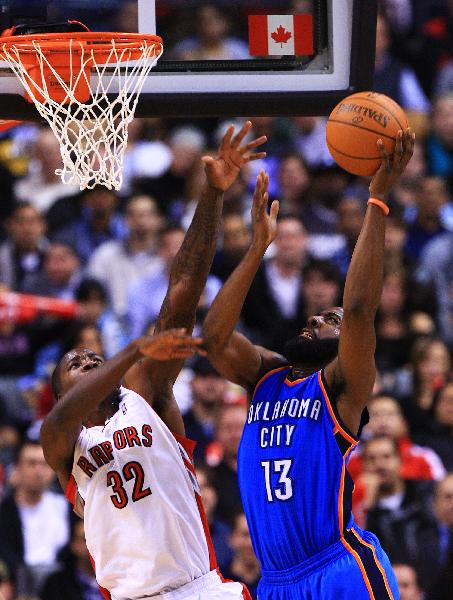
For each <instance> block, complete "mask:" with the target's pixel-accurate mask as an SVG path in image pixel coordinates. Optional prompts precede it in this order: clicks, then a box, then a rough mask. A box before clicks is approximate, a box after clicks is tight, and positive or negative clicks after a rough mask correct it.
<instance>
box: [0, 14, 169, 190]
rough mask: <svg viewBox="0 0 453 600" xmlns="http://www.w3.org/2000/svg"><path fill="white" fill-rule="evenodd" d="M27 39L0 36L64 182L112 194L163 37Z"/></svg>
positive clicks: (80, 34)
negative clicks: (56, 147) (51, 140)
mask: <svg viewBox="0 0 453 600" xmlns="http://www.w3.org/2000/svg"><path fill="white" fill-rule="evenodd" d="M80 26H81V27H83V29H84V30H83V31H71V32H64V33H33V34H28V35H8V36H6V37H1V38H0V60H4V61H6V62H7V63H8V64H9V66H10V67H11V69H12V71H13V72H14V73H15V75H16V76H17V77H18V78H19V79H20V81H21V82H22V85H23V86H24V89H25V98H26V99H27V100H28V101H29V102H33V103H34V104H35V106H36V108H37V110H38V112H39V114H40V115H41V116H42V117H43V118H44V119H45V120H46V121H47V122H48V124H49V125H50V127H51V129H52V131H53V132H54V134H55V136H56V137H57V139H58V141H59V142H60V149H61V158H62V161H63V168H62V169H59V170H57V171H56V173H57V174H58V175H60V177H61V180H62V181H63V183H67V184H73V185H79V187H80V189H81V190H83V189H85V188H93V187H95V186H96V185H103V186H105V187H106V188H108V189H112V188H113V189H115V190H119V189H120V188H121V184H122V166H123V159H124V152H125V150H126V146H127V134H128V125H129V123H130V122H131V121H132V119H133V118H134V112H135V108H136V106H137V102H138V98H139V95H140V92H141V90H142V88H143V85H144V83H145V81H146V78H147V77H148V75H149V72H150V71H151V69H152V68H153V67H154V65H155V64H156V62H157V60H158V59H159V57H160V56H161V54H162V51H163V42H162V39H161V38H160V37H158V36H155V35H147V34H141V33H111V32H107V33H105V32H92V31H89V30H88V29H87V28H86V27H85V26H84V25H82V24H80Z"/></svg>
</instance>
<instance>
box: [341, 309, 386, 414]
mask: <svg viewBox="0 0 453 600" xmlns="http://www.w3.org/2000/svg"><path fill="white" fill-rule="evenodd" d="M375 350H376V333H375V328H374V316H373V315H371V314H368V313H367V312H366V311H365V312H358V313H356V312H352V311H351V312H349V313H348V312H345V315H344V317H343V323H342V326H341V332H340V343H339V348H338V360H337V362H336V365H335V375H334V377H335V381H336V383H337V385H338V384H339V385H340V386H341V387H342V388H343V389H344V393H345V395H346V396H347V398H348V399H349V400H350V401H351V402H353V403H354V404H355V405H356V406H357V408H359V409H360V410H361V409H363V408H364V407H365V406H366V404H367V402H368V399H369V396H370V394H371V392H372V389H373V385H374V380H375V377H376V367H375V362H374V353H375Z"/></svg>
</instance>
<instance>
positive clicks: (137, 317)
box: [128, 225, 220, 338]
mask: <svg viewBox="0 0 453 600" xmlns="http://www.w3.org/2000/svg"><path fill="white" fill-rule="evenodd" d="M183 239H184V231H183V230H182V229H181V228H180V227H175V226H174V225H170V226H169V227H167V228H166V229H164V230H163V231H162V232H161V234H160V243H159V251H158V256H159V258H160V261H159V263H156V268H155V269H154V270H153V272H152V273H150V274H149V275H147V276H146V277H143V278H142V279H137V280H136V281H135V282H133V283H132V285H131V286H130V287H129V290H128V320H129V326H130V335H131V336H132V337H133V338H135V337H140V336H141V335H143V332H144V331H145V329H146V327H147V326H148V324H149V323H151V322H154V321H155V320H156V318H157V315H158V314H159V311H160V307H161V305H162V302H163V300H164V297H165V293H166V291H167V286H168V273H169V272H170V267H171V264H172V262H173V259H174V257H175V256H176V253H177V252H178V250H179V247H180V246H181V244H182V241H183ZM219 289H220V281H219V280H218V279H217V278H215V277H213V276H211V275H210V276H209V277H208V281H207V284H206V288H205V295H206V301H207V303H208V304H210V303H211V302H212V300H213V299H214V297H215V295H216V294H217V292H218V290H219Z"/></svg>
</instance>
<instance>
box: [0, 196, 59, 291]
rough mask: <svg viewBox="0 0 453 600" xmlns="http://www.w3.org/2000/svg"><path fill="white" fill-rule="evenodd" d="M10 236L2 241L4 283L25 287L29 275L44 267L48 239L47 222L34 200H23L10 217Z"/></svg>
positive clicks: (1, 280)
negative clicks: (34, 204)
mask: <svg viewBox="0 0 453 600" xmlns="http://www.w3.org/2000/svg"><path fill="white" fill-rule="evenodd" d="M6 230H7V232H8V236H7V238H6V240H5V241H4V242H3V243H2V244H1V245H0V284H3V285H6V286H7V287H8V288H10V289H11V290H15V291H21V289H22V285H23V282H24V279H25V278H26V277H27V275H32V274H35V273H38V272H39V270H40V269H41V267H42V263H43V258H44V253H45V251H46V249H47V246H48V241H47V239H46V238H45V237H44V234H45V230H46V224H45V221H44V219H43V217H42V216H41V215H40V213H39V212H38V211H37V210H36V208H34V206H33V205H32V204H31V203H30V202H19V203H18V204H16V205H15V206H14V208H13V211H12V213H11V215H10V217H9V219H8V220H7V223H6Z"/></svg>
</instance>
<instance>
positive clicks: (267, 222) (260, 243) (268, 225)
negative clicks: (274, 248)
mask: <svg viewBox="0 0 453 600" xmlns="http://www.w3.org/2000/svg"><path fill="white" fill-rule="evenodd" d="M268 189H269V175H268V174H267V173H266V172H265V171H260V172H259V175H258V177H257V179H256V186H255V192H254V194H253V203H252V211H251V213H252V228H253V241H252V244H253V245H255V246H257V247H258V248H259V249H260V250H262V251H263V252H264V251H265V250H266V248H267V247H268V246H270V244H271V243H272V242H273V241H274V240H275V236H276V235H277V215H278V209H279V206H280V205H279V202H278V200H274V201H273V202H272V204H271V208H270V212H269V213H268V212H267V205H268V202H269V194H268Z"/></svg>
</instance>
